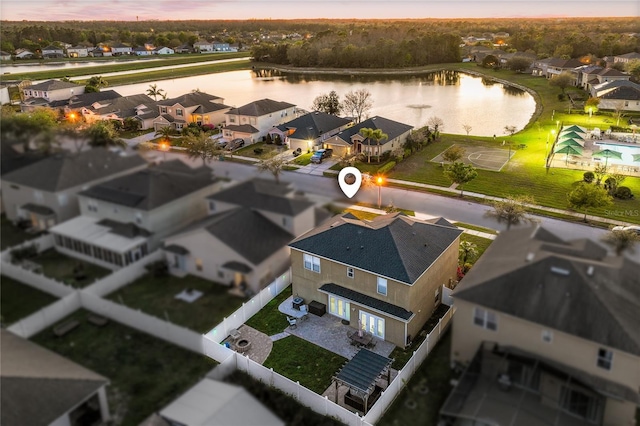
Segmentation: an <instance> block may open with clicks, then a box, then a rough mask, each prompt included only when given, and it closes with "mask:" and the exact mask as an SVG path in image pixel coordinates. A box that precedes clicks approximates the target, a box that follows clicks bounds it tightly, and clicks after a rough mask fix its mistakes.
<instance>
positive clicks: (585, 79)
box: [576, 65, 604, 91]
mask: <svg viewBox="0 0 640 426" xmlns="http://www.w3.org/2000/svg"><path fill="white" fill-rule="evenodd" d="M603 69H604V68H603V67H601V66H599V65H583V66H581V67H578V68H577V69H576V72H577V84H576V85H577V86H579V87H582V88H583V89H585V90H587V91H590V90H591V87H592V86H593V85H596V84H600V81H599V80H598V78H597V74H598V73H599V72H600V71H602V70H603Z"/></svg>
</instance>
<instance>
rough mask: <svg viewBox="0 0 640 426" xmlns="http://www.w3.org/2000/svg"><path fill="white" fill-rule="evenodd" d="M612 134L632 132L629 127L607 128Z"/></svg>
mask: <svg viewBox="0 0 640 426" xmlns="http://www.w3.org/2000/svg"><path fill="white" fill-rule="evenodd" d="M609 130H611V131H612V132H626V133H631V132H632V131H633V130H632V129H631V128H630V127H622V126H611V127H610V128H609Z"/></svg>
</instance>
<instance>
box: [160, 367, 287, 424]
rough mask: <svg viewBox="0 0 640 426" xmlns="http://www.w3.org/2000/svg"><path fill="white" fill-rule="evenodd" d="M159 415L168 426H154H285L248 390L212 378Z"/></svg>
mask: <svg viewBox="0 0 640 426" xmlns="http://www.w3.org/2000/svg"><path fill="white" fill-rule="evenodd" d="M203 401H206V402H207V403H206V404H203V403H202V402H203ZM194 407H198V409H194ZM157 415H158V417H159V418H160V419H162V420H163V421H164V422H166V423H164V422H163V423H159V422H158V423H154V424H155V425H158V426H159V425H167V426H169V425H185V426H199V425H260V426H284V424H285V423H284V422H283V421H282V420H280V419H279V418H278V417H277V416H275V415H274V414H273V413H272V412H271V411H269V409H267V408H266V407H265V406H264V405H262V404H261V403H260V401H258V400H257V399H256V398H255V397H253V395H251V393H249V392H248V391H247V390H245V389H244V388H242V387H240V386H234V385H231V384H229V383H224V382H219V381H216V380H212V379H209V378H205V379H202V380H201V381H200V382H198V383H197V384H196V385H194V386H193V387H192V388H191V389H189V390H188V391H186V392H185V393H184V394H182V395H181V396H180V397H179V398H177V399H176V400H174V401H173V402H172V403H171V404H169V405H167V406H166V407H164V408H163V409H162V410H160V412H159V413H158V414H157Z"/></svg>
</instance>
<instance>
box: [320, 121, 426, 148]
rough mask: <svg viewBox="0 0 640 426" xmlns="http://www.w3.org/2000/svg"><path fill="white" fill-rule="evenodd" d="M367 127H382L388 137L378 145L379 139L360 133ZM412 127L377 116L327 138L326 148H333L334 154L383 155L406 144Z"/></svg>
mask: <svg viewBox="0 0 640 426" xmlns="http://www.w3.org/2000/svg"><path fill="white" fill-rule="evenodd" d="M365 128H368V129H374V130H377V129H380V130H382V132H383V133H384V134H386V135H387V138H386V139H384V140H381V141H380V144H379V145H378V142H377V141H375V140H371V139H369V138H365V137H364V136H362V134H360V130H361V129H365ZM411 129H413V126H410V125H408V124H404V123H400V122H398V121H394V120H389V119H388V118H384V117H380V116H375V117H371V118H368V119H366V120H364V121H361V122H360V123H358V124H356V125H355V126H352V127H348V128H347V129H345V130H343V131H341V132H339V133H338V134H336V135H334V136H332V137H330V138H327V139H325V141H324V148H331V149H333V152H334V154H338V155H344V154H360V153H363V154H368V155H372V156H373V155H382V154H384V153H385V152H387V151H392V150H394V149H396V148H398V147H402V146H404V143H405V142H406V141H407V136H409V134H410V133H411Z"/></svg>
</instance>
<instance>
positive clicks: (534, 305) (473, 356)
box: [440, 227, 640, 426]
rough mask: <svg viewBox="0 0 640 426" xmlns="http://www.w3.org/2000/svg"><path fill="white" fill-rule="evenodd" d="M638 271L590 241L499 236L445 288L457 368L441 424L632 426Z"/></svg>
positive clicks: (639, 399)
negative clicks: (449, 297)
mask: <svg viewBox="0 0 640 426" xmlns="http://www.w3.org/2000/svg"><path fill="white" fill-rule="evenodd" d="M639 270H640V265H638V264H637V263H635V262H633V261H632V260H630V259H628V258H622V257H612V256H608V255H607V250H606V249H605V248H603V247H602V246H600V245H599V244H597V243H595V242H593V241H590V240H586V239H580V240H574V241H565V240H562V239H561V238H559V237H558V236H556V235H554V234H553V233H551V232H549V231H547V230H545V229H544V228H539V227H538V228H523V229H517V230H511V231H509V232H505V233H501V234H500V235H499V236H498V238H496V239H495V241H494V242H493V243H492V244H491V246H490V247H489V248H488V249H487V251H486V252H485V253H484V255H483V256H482V257H481V258H480V259H479V260H478V262H477V263H476V264H475V265H474V267H473V268H472V269H471V270H470V271H469V273H468V274H467V275H466V276H465V277H464V278H463V279H462V281H461V282H460V284H459V285H458V286H457V287H456V289H455V290H454V292H453V298H454V300H455V306H456V313H455V316H454V318H453V330H452V342H451V361H452V363H455V364H457V365H460V366H462V367H463V368H464V369H465V373H464V374H463V375H462V377H460V378H459V379H458V380H457V382H458V385H457V387H456V388H454V389H453V391H452V393H451V395H450V396H449V399H448V400H447V401H446V402H445V404H444V406H443V407H442V410H441V412H440V413H441V419H442V420H443V422H444V423H445V424H459V422H462V423H465V422H468V424H474V422H477V423H483V424H486V422H487V420H488V419H491V422H492V424H517V425H521V424H522V425H529V426H539V425H548V424H558V425H560V424H561V425H563V426H582V425H586V424H589V425H601V426H605V425H631V424H633V423H634V422H635V420H634V419H635V418H636V408H637V406H638V405H640V394H639V393H638V389H639V387H640V376H638V374H635V373H631V372H637V371H638V366H639V365H640V333H638V330H640V316H639V315H638V312H640V275H639V274H638V271H639ZM452 365H453V364H452ZM509 401H510V402H509ZM496 407H499V408H497V409H496ZM460 424H461V423H460ZM465 424H467V423H465Z"/></svg>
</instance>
